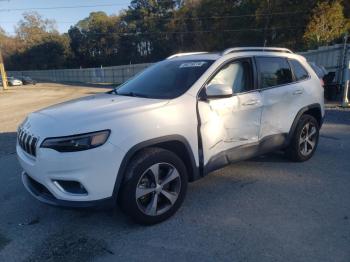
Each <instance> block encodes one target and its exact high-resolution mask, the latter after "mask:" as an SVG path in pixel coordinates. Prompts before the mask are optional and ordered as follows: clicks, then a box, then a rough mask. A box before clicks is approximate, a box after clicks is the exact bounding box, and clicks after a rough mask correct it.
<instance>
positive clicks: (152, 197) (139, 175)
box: [119, 148, 188, 225]
mask: <svg viewBox="0 0 350 262" xmlns="http://www.w3.org/2000/svg"><path fill="white" fill-rule="evenodd" d="M187 181H188V179H187V170H186V167H185V165H184V163H183V162H182V160H181V159H180V158H179V157H178V156H177V155H176V154H174V153H173V152H171V151H168V150H164V149H161V148H149V149H145V150H142V151H141V152H139V153H138V154H137V155H136V156H135V157H134V158H133V159H132V161H131V163H130V165H129V166H128V168H127V173H126V176H125V181H124V183H123V185H122V188H121V192H120V194H119V204H120V206H121V208H122V210H123V211H124V212H125V213H127V214H128V215H129V216H130V217H131V218H132V219H133V220H135V221H136V222H138V223H140V224H148V225H151V224H156V223H159V222H162V221H164V220H166V219H167V218H169V217H170V216H172V215H173V214H174V213H175V212H176V211H177V210H178V209H179V207H180V206H181V204H182V202H183V200H184V198H185V195H186V191H187Z"/></svg>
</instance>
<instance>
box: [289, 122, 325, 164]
mask: <svg viewBox="0 0 350 262" xmlns="http://www.w3.org/2000/svg"><path fill="white" fill-rule="evenodd" d="M318 139H319V125H318V122H317V120H316V119H315V118H314V117H313V116H311V115H303V116H302V117H301V118H300V120H299V123H298V125H297V128H296V129H295V131H294V134H293V137H292V140H291V143H290V145H289V146H288V148H287V150H286V153H287V156H288V157H289V158H290V159H291V160H293V161H296V162H303V161H306V160H309V159H310V158H311V157H312V156H313V154H314V153H315V151H316V148H317V145H318Z"/></svg>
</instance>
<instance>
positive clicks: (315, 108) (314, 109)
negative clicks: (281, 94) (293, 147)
mask: <svg viewBox="0 0 350 262" xmlns="http://www.w3.org/2000/svg"><path fill="white" fill-rule="evenodd" d="M305 114H308V115H311V116H313V117H315V119H316V120H317V122H318V124H319V127H320V128H321V126H322V124H323V116H322V110H321V105H320V104H311V105H308V106H305V107H303V108H302V109H300V110H299V112H298V113H297V115H296V117H295V118H294V121H293V124H292V126H291V128H290V130H289V133H288V136H287V140H286V145H288V144H289V143H290V141H291V139H292V137H293V134H294V131H295V129H296V127H297V125H298V122H299V120H300V118H301V117H302V116H303V115H305Z"/></svg>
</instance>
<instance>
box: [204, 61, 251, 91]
mask: <svg viewBox="0 0 350 262" xmlns="http://www.w3.org/2000/svg"><path fill="white" fill-rule="evenodd" d="M210 84H223V85H228V86H230V87H231V88H232V91H233V93H234V94H238V93H243V92H247V91H250V90H252V89H253V84H252V71H251V66H250V63H249V60H239V61H234V62H232V63H229V64H227V65H225V66H224V67H223V68H221V70H220V71H219V72H218V73H217V74H216V75H215V76H214V78H213V79H212V80H211V81H210V82H209V85H210Z"/></svg>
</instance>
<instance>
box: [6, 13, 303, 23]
mask: <svg viewBox="0 0 350 262" xmlns="http://www.w3.org/2000/svg"><path fill="white" fill-rule="evenodd" d="M0 11H1V9H0ZM306 13H308V12H305V11H294V12H275V13H268V14H258V13H255V14H244V15H225V16H202V17H181V18H180V17H178V18H176V17H171V18H163V17H156V16H153V17H147V19H150V20H153V19H154V20H159V21H163V20H169V21H174V20H175V21H177V20H184V21H185V20H206V19H208V20H209V19H229V18H243V17H263V16H280V15H295V14H306ZM144 20H145V19H132V21H144ZM16 22H18V21H0V23H16ZM55 22H56V23H67V24H69V23H77V21H56V20H55Z"/></svg>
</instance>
